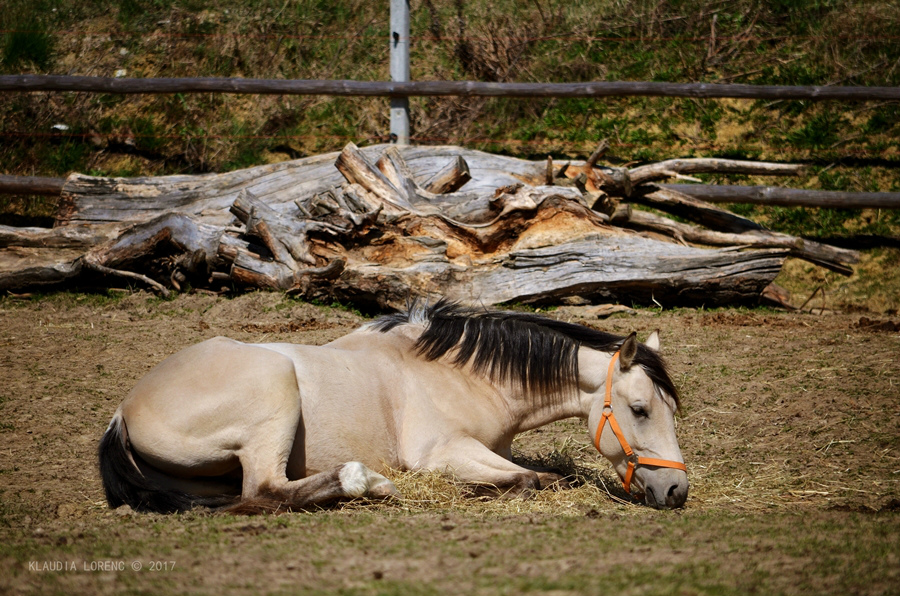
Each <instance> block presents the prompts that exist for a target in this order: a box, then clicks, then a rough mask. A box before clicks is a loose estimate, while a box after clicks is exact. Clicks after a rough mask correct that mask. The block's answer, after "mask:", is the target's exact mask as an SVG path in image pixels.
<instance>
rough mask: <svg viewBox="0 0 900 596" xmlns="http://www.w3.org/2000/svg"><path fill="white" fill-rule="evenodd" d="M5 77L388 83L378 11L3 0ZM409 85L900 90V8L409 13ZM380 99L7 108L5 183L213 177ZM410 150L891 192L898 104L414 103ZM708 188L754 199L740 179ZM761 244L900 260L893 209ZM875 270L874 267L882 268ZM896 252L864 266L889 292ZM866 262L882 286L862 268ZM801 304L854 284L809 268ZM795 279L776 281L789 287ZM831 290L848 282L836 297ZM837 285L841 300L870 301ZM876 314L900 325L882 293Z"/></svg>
mask: <svg viewBox="0 0 900 596" xmlns="http://www.w3.org/2000/svg"><path fill="white" fill-rule="evenodd" d="M6 4H7V6H8V8H5V9H4V11H2V14H0V31H2V32H3V33H2V37H0V71H2V72H3V73H4V74H9V73H53V74H79V75H95V76H128V77H162V76H166V77H187V76H217V77H251V78H293V79H357V80H386V79H388V78H389V77H388V43H387V39H386V38H387V37H388V16H389V15H388V3H387V2H386V1H384V2H379V3H366V2H360V1H345V2H324V1H321V0H299V1H290V0H288V1H285V0H277V1H276V0H253V1H251V2H246V1H240V2H239V1H237V0H216V1H207V2H204V1H200V0H185V1H172V0H153V1H151V2H139V1H138V0H106V1H100V2H92V3H85V2H76V1H75V0H36V1H32V0H11V1H10V2H8V3H6ZM411 11H412V25H411V35H412V37H413V40H412V61H411V68H412V78H413V79H414V80H429V79H431V80H442V79H446V80H482V81H523V82H524V81H559V82H564V81H593V80H654V81H673V82H719V83H727V82H740V83H754V84H791V85H830V84H834V85H887V86H898V85H900V38H898V37H897V35H896V32H897V31H900V2H897V1H891V0H881V1H876V2H862V1H859V2H839V1H837V0H814V1H801V0H777V1H771V2H760V1H758V0H735V1H732V2H721V1H714V0H700V1H699V2H681V1H663V2H657V1H648V0H633V1H618V2H613V1H608V0H580V1H579V0H573V1H569V2H560V1H556V0H534V1H533V2H529V3H521V2H513V1H509V0H501V1H498V2H493V3H488V2H485V1H484V0H454V1H449V0H443V1H442V0H413V1H412V2H411ZM387 117H388V111H387V100H386V99H382V98H328V97H299V96H293V97H279V96H238V95H211V94H184V95H181V94H177V95H159V96H150V95H136V96H117V95H102V94H75V93H53V94H51V93H47V94H45V93H34V94H3V95H0V137H2V138H3V143H2V144H0V173H4V174H20V175H44V176H64V175H66V174H68V173H70V172H73V171H77V172H84V173H89V174H95V175H110V176H135V175H146V174H154V175H159V174H172V173H202V172H222V171H228V170H233V169H237V168H242V167H247V166H251V165H258V164H261V163H267V162H275V161H281V160H285V159H291V158H297V157H301V156H306V155H312V154H317V153H322V152H326V151H331V150H335V149H339V148H340V147H342V146H343V145H345V144H346V143H347V142H348V141H354V142H356V143H358V144H360V145H364V144H366V143H375V142H383V141H384V140H386V136H387V133H388V120H387ZM411 126H412V137H413V141H414V142H416V143H420V144H445V143H451V144H460V145H464V146H467V147H471V148H476V149H483V150H487V151H492V152H497V153H505V154H510V155H518V156H523V157H534V158H541V157H544V156H546V155H553V156H554V158H557V159H566V158H585V157H586V156H587V155H588V154H589V153H590V152H591V150H592V149H593V148H594V146H595V145H596V143H597V142H598V141H599V140H600V139H602V138H607V139H609V140H610V142H611V146H612V148H611V150H610V151H609V152H608V154H607V156H606V157H605V159H607V160H609V161H610V162H611V163H615V164H623V163H640V162H644V161H651V160H658V159H663V158H667V157H686V156H724V157H738V158H749V159H766V160H775V161H791V162H799V163H803V164H806V165H808V168H807V171H806V174H805V175H804V176H803V177H802V178H800V179H790V180H775V181H774V183H775V184H783V185H786V186H794V187H800V188H821V189H833V190H858V191H891V190H893V191H897V190H900V170H898V163H900V110H898V106H897V105H896V103H888V104H886V103H878V102H868V103H839V102H824V103H815V102H800V101H780V102H779V101H746V100H691V99H666V98H630V99H615V98H613V99H600V100H594V99H590V100H588V99H568V100H562V99H547V100H543V99H533V100H522V99H490V98H473V99H465V98H419V99H414V100H412V123H411ZM716 181H720V182H726V181H728V182H732V183H753V182H754V181H753V180H752V179H749V178H740V179H738V177H731V178H730V179H728V180H726V179H725V178H723V177H719V178H717V179H716ZM54 207H55V203H54V201H52V200H49V199H47V198H41V197H0V219H2V221H0V223H7V224H10V223H11V224H14V225H23V224H35V225H47V223H48V221H49V216H50V215H51V214H52V213H53V210H54ZM735 209H736V210H739V211H741V213H743V214H747V215H750V216H752V217H754V218H756V219H759V220H761V221H764V222H765V223H767V224H768V225H769V226H770V227H772V228H774V229H776V230H780V231H785V232H789V233H793V234H802V235H807V236H812V237H817V238H829V237H835V236H839V237H855V238H858V237H859V236H860V235H865V236H879V237H891V238H892V239H891V238H888V240H885V239H884V238H881V239H875V240H874V241H871V240H870V244H875V245H877V246H885V245H887V246H894V247H896V245H897V241H896V238H897V237H898V236H900V214H898V213H897V212H876V211H871V212H869V211H864V212H858V211H856V212H854V211H838V210H808V209H807V210H804V209H785V208H769V209H763V208H747V207H744V206H736V207H735ZM873 263H874V265H873ZM898 264H900V257H898V254H897V252H896V249H893V250H892V249H884V248H877V249H875V250H874V252H870V253H869V254H868V256H867V260H866V261H865V262H864V263H863V266H862V267H861V268H860V276H865V275H871V276H872V277H873V279H877V280H879V283H881V282H884V279H885V272H887V275H888V281H889V282H890V283H897V284H898V285H900V282H898V281H897V280H894V281H893V282H891V278H890V276H891V275H893V276H895V277H896V276H897V275H898V274H897V273H896V270H897V269H898V267H897V265H898ZM870 265H872V266H873V267H874V269H871V270H870V269H869V266H870ZM795 277H797V279H799V280H800V281H798V285H797V287H796V288H795V290H796V291H798V292H804V291H805V292H807V294H808V293H809V291H811V290H812V289H813V288H814V287H816V286H817V285H821V284H825V285H826V286H828V287H829V289H831V288H838V287H843V286H841V285H840V284H844V283H845V282H844V281H843V280H841V279H839V278H833V277H831V274H826V273H824V272H820V271H818V270H813V269H810V270H807V269H805V268H804V267H800V269H798V272H797V276H795ZM791 283H793V282H792V281H789V282H788V283H787V285H791ZM890 283H888V286H889V288H890V287H896V286H891V285H890ZM835 284H838V285H837V286H835ZM873 291H876V290H873V289H872V288H871V284H869V285H866V286H865V289H863V290H860V292H862V294H863V296H862V297H860V298H859V299H857V298H854V297H852V296H850V294H851V293H853V292H857V290H852V291H851V290H848V291H847V292H845V294H847V295H846V296H844V297H843V298H841V299H842V300H844V302H845V303H846V304H849V305H852V304H857V305H862V304H864V303H866V301H868V300H869V297H868V296H869V294H871V293H872V292H873ZM877 291H881V292H883V293H885V294H886V296H887V297H886V298H884V299H880V300H881V301H880V303H879V305H877V306H874V307H872V306H871V305H870V307H872V308H875V309H876V310H890V309H896V308H898V306H900V305H898V304H897V299H896V298H893V299H892V298H890V295H891V294H892V293H893V294H894V295H896V293H897V292H894V291H893V290H890V289H888V290H877Z"/></svg>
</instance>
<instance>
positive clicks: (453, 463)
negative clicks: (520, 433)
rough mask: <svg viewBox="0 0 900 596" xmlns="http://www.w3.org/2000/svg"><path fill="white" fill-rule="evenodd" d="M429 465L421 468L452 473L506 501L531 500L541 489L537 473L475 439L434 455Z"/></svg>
mask: <svg viewBox="0 0 900 596" xmlns="http://www.w3.org/2000/svg"><path fill="white" fill-rule="evenodd" d="M425 461H426V463H425V465H423V466H421V467H424V468H426V469H430V470H439V471H442V472H449V473H450V474H453V475H454V476H455V477H456V478H457V479H458V480H460V481H462V482H469V483H473V484H478V485H482V486H488V487H491V488H495V489H497V490H498V491H499V492H500V493H501V494H502V495H503V496H505V497H527V496H529V495H531V494H532V493H533V492H534V491H536V490H540V489H541V480H540V478H539V477H538V474H537V473H535V472H532V471H531V470H526V469H525V468H523V467H521V466H519V465H516V464H514V463H513V462H511V461H509V460H508V459H505V458H504V457H502V456H500V455H498V454H496V453H494V452H493V451H491V450H490V449H488V448H487V447H486V446H485V445H484V444H482V443H480V442H478V441H477V440H475V439H471V438H467V439H460V440H456V441H452V442H451V443H448V444H446V445H444V446H443V447H441V448H438V449H437V450H435V451H433V452H432V453H431V454H429V455H428V457H427V459H426V460H425Z"/></svg>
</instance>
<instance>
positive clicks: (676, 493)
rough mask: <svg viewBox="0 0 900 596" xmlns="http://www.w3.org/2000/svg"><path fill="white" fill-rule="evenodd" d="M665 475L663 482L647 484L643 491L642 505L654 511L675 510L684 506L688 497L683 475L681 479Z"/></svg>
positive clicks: (685, 479) (686, 482)
mask: <svg viewBox="0 0 900 596" xmlns="http://www.w3.org/2000/svg"><path fill="white" fill-rule="evenodd" d="M671 476H674V475H668V474H667V475H666V476H665V477H664V478H663V479H662V480H665V481H664V482H654V483H649V484H648V485H647V487H646V489H645V491H644V503H645V504H647V505H648V506H649V507H653V508H654V509H676V508H678V507H682V506H684V502H685V501H687V495H688V481H687V475H686V474H685V475H684V476H683V477H682V478H677V477H676V478H672V477H671Z"/></svg>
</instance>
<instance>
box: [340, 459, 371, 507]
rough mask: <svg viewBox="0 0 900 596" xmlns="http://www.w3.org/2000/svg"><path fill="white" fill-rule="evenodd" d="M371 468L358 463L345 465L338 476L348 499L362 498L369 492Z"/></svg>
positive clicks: (353, 462)
mask: <svg viewBox="0 0 900 596" xmlns="http://www.w3.org/2000/svg"><path fill="white" fill-rule="evenodd" d="M367 472H369V468H367V467H366V466H364V465H363V464H361V463H360V462H358V461H351V462H347V463H345V464H344V467H342V468H341V471H340V473H339V474H338V479H339V480H340V481H341V488H342V489H343V491H344V493H345V494H346V495H347V496H348V497H354V498H355V497H361V496H363V495H365V494H366V492H368V490H369V479H368V474H367Z"/></svg>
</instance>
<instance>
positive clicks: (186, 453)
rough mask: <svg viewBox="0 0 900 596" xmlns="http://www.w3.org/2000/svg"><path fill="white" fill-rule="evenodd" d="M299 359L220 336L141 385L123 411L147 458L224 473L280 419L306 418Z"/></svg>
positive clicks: (165, 364) (165, 465) (191, 470)
mask: <svg viewBox="0 0 900 596" xmlns="http://www.w3.org/2000/svg"><path fill="white" fill-rule="evenodd" d="M299 408H300V406H299V400H298V397H297V382H296V377H295V376H294V366H293V363H292V361H291V360H290V359H289V358H287V357H285V356H283V355H280V354H277V353H274V352H272V351H271V350H267V349H265V348H262V347H259V346H254V345H252V344H244V343H241V342H238V341H234V340H231V339H227V338H222V337H217V338H213V339H210V340H206V341H204V342H201V343H199V344H195V345H193V346H190V347H188V348H185V349H184V350H182V351H180V352H178V353H176V354H174V355H172V356H170V357H168V358H166V359H165V360H163V361H162V362H161V363H160V364H158V365H157V366H156V367H154V368H153V369H152V370H151V371H150V372H149V373H147V375H146V376H144V377H143V378H142V379H140V380H139V381H138V383H137V384H136V385H135V387H134V389H132V390H131V392H130V393H129V395H128V396H127V397H126V399H125V401H124V402H123V403H122V405H121V406H120V411H121V413H122V415H123V417H124V419H125V421H126V424H127V428H128V436H129V439H130V441H131V443H132V444H133V445H134V447H135V448H136V450H137V451H138V452H139V453H140V454H141V457H142V458H144V459H145V460H147V462H148V463H150V464H151V465H153V466H155V467H158V468H159V469H161V470H163V471H167V472H170V473H174V474H178V473H184V474H202V475H219V474H224V473H227V472H229V471H231V470H233V469H234V468H235V467H236V466H237V459H236V455H235V454H236V452H237V451H238V450H240V449H241V447H242V446H244V445H246V444H248V442H250V441H251V440H252V439H253V433H255V432H258V429H259V426H260V425H261V424H265V423H267V422H268V421H270V420H272V418H273V417H278V418H285V419H287V420H290V419H293V423H294V425H296V423H297V421H298V420H299V411H300V410H299Z"/></svg>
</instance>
